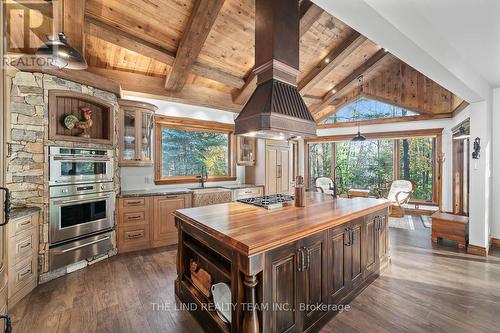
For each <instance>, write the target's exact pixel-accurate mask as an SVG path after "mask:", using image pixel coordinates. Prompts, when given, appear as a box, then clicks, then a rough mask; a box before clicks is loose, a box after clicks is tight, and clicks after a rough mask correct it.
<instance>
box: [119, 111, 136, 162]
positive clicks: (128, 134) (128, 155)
mask: <svg viewBox="0 0 500 333" xmlns="http://www.w3.org/2000/svg"><path fill="white" fill-rule="evenodd" d="M138 121H139V120H138V119H137V112H136V110H134V109H123V111H122V115H121V125H120V130H121V133H120V140H121V142H120V144H121V147H120V148H121V149H120V150H121V152H120V153H121V155H120V161H121V162H122V163H123V162H127V161H136V160H137V145H138V138H137V124H136V123H137V122H138Z"/></svg>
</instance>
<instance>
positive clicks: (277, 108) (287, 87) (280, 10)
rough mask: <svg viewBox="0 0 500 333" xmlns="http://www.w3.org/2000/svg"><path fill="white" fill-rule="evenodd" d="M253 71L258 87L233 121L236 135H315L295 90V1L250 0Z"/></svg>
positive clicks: (297, 44) (300, 98)
mask: <svg viewBox="0 0 500 333" xmlns="http://www.w3.org/2000/svg"><path fill="white" fill-rule="evenodd" d="M254 74H255V75H256V76H257V88H256V89H255V91H254V93H253V94H252V96H250V98H249V99H248V101H247V102H246V104H245V106H244V107H243V109H242V110H241V112H240V114H239V115H238V117H237V118H236V119H235V120H234V122H235V134H237V135H245V136H255V137H261V138H269V139H278V140H289V139H292V138H296V137H304V138H309V137H315V136H316V122H315V121H314V118H313V117H312V115H311V112H309V109H308V108H307V106H306V104H305V102H304V100H303V99H302V96H301V95H300V93H299V91H298V89H297V75H298V74H299V1H298V0H255V69H254Z"/></svg>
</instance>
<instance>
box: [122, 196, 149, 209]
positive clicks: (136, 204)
mask: <svg viewBox="0 0 500 333" xmlns="http://www.w3.org/2000/svg"><path fill="white" fill-rule="evenodd" d="M121 200H122V205H123V208H146V198H124V199H121Z"/></svg>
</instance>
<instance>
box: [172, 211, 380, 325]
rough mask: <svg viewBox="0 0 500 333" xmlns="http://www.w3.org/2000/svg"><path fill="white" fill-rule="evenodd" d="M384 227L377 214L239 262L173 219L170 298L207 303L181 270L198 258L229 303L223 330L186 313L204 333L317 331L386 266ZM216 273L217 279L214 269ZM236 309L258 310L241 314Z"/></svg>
mask: <svg viewBox="0 0 500 333" xmlns="http://www.w3.org/2000/svg"><path fill="white" fill-rule="evenodd" d="M386 221H387V209H384V210H380V211H376V213H375V214H372V215H369V216H365V217H361V218H357V219H353V220H351V221H348V222H345V223H342V224H340V225H338V226H334V227H332V228H330V229H326V230H323V231H320V232H317V233H315V234H312V235H308V236H305V237H304V238H302V239H299V240H296V241H292V242H290V243H288V244H286V245H282V246H280V247H277V248H274V249H270V250H268V251H265V252H262V253H258V254H255V255H252V256H244V255H242V254H241V253H240V252H238V251H234V250H231V249H230V247H228V246H227V244H226V243H224V242H223V241H220V240H218V239H216V238H215V237H212V236H209V235H206V234H204V233H202V232H201V231H200V230H199V229H198V228H196V227H193V226H192V225H191V224H190V223H185V222H184V221H183V220H182V219H181V218H179V217H177V220H176V222H177V224H178V225H179V230H178V231H179V234H178V236H179V243H180V246H179V250H178V260H177V264H178V268H177V271H178V278H177V280H176V294H177V296H179V298H180V299H181V301H182V302H186V303H190V302H195V303H197V304H198V303H199V305H200V304H201V303H203V302H212V300H211V299H210V298H206V297H204V296H202V295H201V294H200V292H199V291H198V290H197V288H196V287H195V286H194V285H193V284H192V282H191V280H190V279H189V274H188V273H187V271H186V270H187V269H189V264H190V260H189V259H190V258H192V257H193V253H198V254H199V255H198V256H197V258H198V259H199V262H200V263H201V266H202V267H204V268H205V269H206V270H207V272H209V273H210V274H211V275H212V282H213V283H217V282H221V281H222V282H224V281H227V282H226V283H228V285H230V287H231V291H232V301H233V303H235V304H237V306H236V307H235V309H234V310H233V313H232V318H233V322H232V323H231V324H224V323H223V322H222V321H221V320H220V319H219V317H218V315H217V314H216V313H215V312H214V311H202V310H200V309H198V311H195V312H194V313H193V314H194V315H195V316H196V317H197V318H198V319H199V320H200V321H201V322H203V323H204V327H205V328H207V329H209V331H210V332H212V331H213V332H245V333H246V332H252V333H253V332H273V333H274V332H276V333H284V332H286V333H291V332H317V331H318V330H319V329H320V328H321V327H322V326H323V325H324V324H325V323H326V322H327V321H328V320H329V319H330V318H332V317H333V316H334V315H335V313H336V311H338V310H339V308H340V307H339V305H346V304H348V302H350V301H351V300H352V299H353V298H354V297H356V295H357V294H359V293H360V292H361V290H363V289H364V288H365V287H366V286H367V285H368V284H369V283H371V281H373V279H374V278H375V277H376V276H377V275H378V273H379V272H380V268H381V264H380V263H381V262H384V261H387V259H386V258H387V255H388V231H387V230H388V228H387V223H385V222H386ZM224 258H226V259H224ZM229 263H230V264H229ZM222 266H224V267H225V268H224V271H223V272H222V273H223V274H222V275H220V274H219V273H218V272H217V269H216V267H222ZM226 278H227V279H226ZM229 281H230V282H229ZM242 304H246V305H247V306H248V304H251V305H257V306H258V307H257V308H255V307H252V309H251V310H250V309H246V310H245V309H244V307H243V305H242ZM207 321H208V323H207Z"/></svg>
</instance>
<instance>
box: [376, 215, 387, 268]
mask: <svg viewBox="0 0 500 333" xmlns="http://www.w3.org/2000/svg"><path fill="white" fill-rule="evenodd" d="M387 219H388V218H387V215H380V216H379V218H378V222H377V225H376V226H377V252H378V258H377V260H378V262H379V265H382V264H384V263H385V262H386V261H387V260H388V259H389V226H388V223H387Z"/></svg>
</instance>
